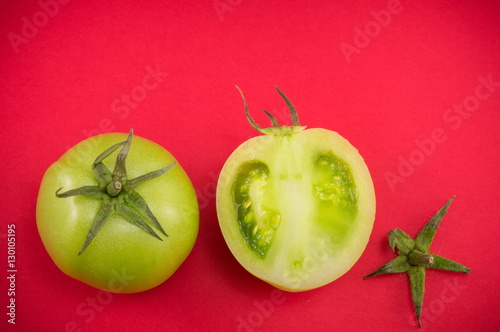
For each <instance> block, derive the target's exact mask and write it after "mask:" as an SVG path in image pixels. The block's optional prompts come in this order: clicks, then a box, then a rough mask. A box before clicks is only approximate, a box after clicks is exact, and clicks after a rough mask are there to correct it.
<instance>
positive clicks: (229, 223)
mask: <svg viewBox="0 0 500 332" xmlns="http://www.w3.org/2000/svg"><path fill="white" fill-rule="evenodd" d="M278 92H279V93H280V94H281V96H282V97H283V98H284V99H285V101H286V103H287V104H288V107H289V108H290V112H291V114H292V121H293V125H292V126H282V127H280V126H279V125H278V123H277V121H276V119H275V118H274V117H273V116H272V115H271V114H269V113H267V112H266V114H267V115H268V116H269V117H270V118H271V120H272V123H273V127H272V128H265V129H263V128H261V127H260V126H258V125H257V124H256V123H255V121H254V120H253V119H252V118H251V117H250V115H249V113H248V107H247V104H246V101H245V98H244V97H243V94H241V95H242V98H243V101H244V105H245V113H246V115H247V119H248V121H249V122H250V124H251V125H252V126H253V127H254V128H255V129H257V130H259V131H260V132H262V133H264V134H265V135H264V136H258V137H254V138H252V139H249V140H248V141H246V142H244V143H243V144H242V145H240V146H239V147H238V148H237V149H236V150H235V151H234V152H233V153H232V154H231V156H230V157H229V158H228V160H227V161H226V163H225V164H224V167H223V168H222V171H221V174H220V177H219V181H218V184H217V197H216V199H217V215H218V218H219V224H220V228H221V230H222V234H223V236H224V239H225V241H226V242H227V245H228V247H229V249H230V250H231V252H232V254H233V255H234V256H235V257H236V259H237V260H238V261H239V263H240V264H241V265H242V266H243V267H244V268H245V269H246V270H248V271H249V272H250V273H252V274H253V275H255V276H256V277H258V278H260V279H262V280H264V281H266V282H268V283H270V284H272V285H274V286H275V287H277V288H280V289H282V290H286V291H304V290H309V289H313V288H317V287H320V286H323V285H325V284H328V283H330V282H332V281H333V280H335V279H337V278H339V277H340V276H342V275H343V274H345V273H346V272H347V271H348V270H349V269H350V268H351V267H352V266H353V265H354V264H355V263H356V261H357V260H358V259H359V257H360V256H361V254H362V253H363V251H364V249H365V247H366V245H367V243H368V239H369V237H370V233H371V230H372V227H373V222H374V219H375V192H374V187H373V182H372V179H371V176H370V173H369V171H368V168H367V166H366V164H365V162H364V160H363V158H362V157H361V156H360V154H359V153H358V151H357V150H356V148H354V147H353V146H352V145H351V144H350V143H349V142H348V141H347V140H346V139H344V138H343V137H341V136H340V135H339V134H337V133H336V132H333V131H329V130H325V129H308V130H304V129H305V127H302V126H300V124H299V120H298V117H297V114H296V112H295V109H294V107H293V105H292V104H291V103H290V101H289V100H288V99H287V98H286V96H285V95H284V94H283V93H282V92H281V91H280V90H279V89H278ZM240 93H241V91H240Z"/></svg>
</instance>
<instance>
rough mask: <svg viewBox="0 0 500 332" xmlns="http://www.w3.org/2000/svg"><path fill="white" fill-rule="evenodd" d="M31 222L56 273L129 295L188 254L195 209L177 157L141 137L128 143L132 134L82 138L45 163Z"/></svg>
mask: <svg viewBox="0 0 500 332" xmlns="http://www.w3.org/2000/svg"><path fill="white" fill-rule="evenodd" d="M117 150H119V151H118V152H115V151H117ZM114 154H117V158H116V162H114V161H113V159H112V158H111V157H110V156H111V155H114ZM113 168H114V170H113V171H110V169H113ZM58 189H59V190H58ZM56 191H57V192H56ZM36 220H37V226H38V231H39V234H40V237H41V239H42V241H43V244H44V246H45V248H46V249H47V252H48V253H49V255H50V257H51V258H52V260H53V261H54V263H55V264H56V265H57V266H58V267H59V269H61V271H63V272H64V273H65V274H67V275H69V276H70V277H73V278H75V279H77V280H80V281H82V282H84V283H86V284H89V285H91V286H93V287H96V288H98V289H102V290H106V291H111V292H120V293H133V292H140V291H144V290H147V289H150V288H153V287H155V286H158V285H159V284H161V283H162V282H164V281H165V280H166V279H168V278H169V277H170V276H171V275H172V274H173V273H174V272H175V271H176V270H177V268H178V267H179V266H180V265H181V264H182V262H183V261H184V260H185V259H186V258H187V256H188V255H189V253H190V252H191V249H192V248H193V246H194V243H195V241H196V237H197V234H198V226H199V211H198V202H197V199H196V194H195V191H194V188H193V186H192V184H191V181H190V180H189V178H188V176H187V174H186V173H185V171H184V170H183V169H182V167H181V166H180V165H179V163H178V162H177V161H176V160H175V158H174V157H173V156H172V155H171V154H170V153H169V152H168V151H167V150H165V149H164V148H163V147H161V146H160V145H158V144H156V143H154V142H151V141H149V140H147V139H144V138H141V137H137V136H134V137H133V144H132V131H131V132H130V134H129V135H128V137H127V135H125V134H121V133H109V134H103V135H98V136H94V137H91V138H89V139H86V140H84V141H82V142H80V143H78V144H77V145H75V146H74V147H72V148H71V149H69V150H68V151H67V152H66V153H65V154H64V155H63V156H62V157H61V158H60V159H59V160H58V161H56V162H55V163H54V164H53V165H52V166H50V167H49V169H48V170H47V171H46V173H45V175H44V177H43V180H42V183H41V186H40V191H39V195H38V201H37V208H36Z"/></svg>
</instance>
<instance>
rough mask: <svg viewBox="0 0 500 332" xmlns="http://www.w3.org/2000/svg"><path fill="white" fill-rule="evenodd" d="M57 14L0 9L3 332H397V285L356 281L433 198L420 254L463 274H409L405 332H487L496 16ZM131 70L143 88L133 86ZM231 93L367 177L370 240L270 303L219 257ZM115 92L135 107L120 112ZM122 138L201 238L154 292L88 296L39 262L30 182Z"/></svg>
mask: <svg viewBox="0 0 500 332" xmlns="http://www.w3.org/2000/svg"><path fill="white" fill-rule="evenodd" d="M61 2H64V1H62V0H61ZM43 3H48V4H51V5H50V6H44V5H43ZM57 4H58V5H57V6H54V1H50V0H42V2H41V3H39V2H37V1H8V2H7V1H3V2H2V4H1V8H0V13H1V14H0V16H1V20H0V22H2V23H0V37H1V41H0V55H1V58H2V61H1V63H0V95H1V98H0V119H1V122H0V132H1V140H2V144H1V148H0V149H1V150H0V152H1V155H2V162H1V163H0V171H1V174H2V175H3V180H2V184H1V186H0V198H1V199H0V211H2V214H1V217H0V235H1V237H0V240H1V247H0V248H1V249H0V266H1V269H0V276H1V280H2V281H1V282H0V294H1V295H0V301H1V303H0V308H2V309H1V310H0V324H1V325H0V328H1V329H2V330H4V327H6V326H7V327H8V328H9V329H10V330H17V331H35V330H36V331H64V330H65V328H66V326H67V325H68V323H69V324H70V325H71V324H75V326H77V327H78V328H80V329H81V330H82V331H139V330H140V331H157V330H171V331H235V330H237V329H238V326H239V325H240V324H247V325H245V327H243V326H244V325H241V326H240V330H242V331H251V330H253V331H284V330H286V331H304V330H314V331H334V330H339V331H366V330H377V331H378V330H380V331H415V330H417V329H418V328H417V327H416V326H415V323H414V311H413V307H412V303H411V299H410V291H409V286H408V280H407V277H406V276H405V275H387V276H380V277H376V278H373V279H369V280H363V279H362V277H363V276H364V275H366V274H368V273H370V272H372V271H373V270H374V269H376V268H378V267H379V266H380V265H382V264H384V263H386V262H387V261H389V260H390V259H392V258H393V257H394V253H392V252H391V251H390V248H389V246H388V245H387V237H386V234H387V232H388V231H389V230H391V229H393V228H396V227H398V228H401V229H403V230H405V231H406V232H408V234H410V235H411V236H414V235H416V234H417V232H418V231H419V230H420V228H421V227H422V226H423V225H424V224H425V222H426V221H427V220H428V218H430V217H431V216H432V215H433V214H434V213H435V212H436V211H437V210H438V209H439V208H440V207H441V206H442V205H443V204H444V203H445V202H446V201H447V200H448V199H449V198H450V197H451V196H452V195H456V200H455V202H454V203H453V204H452V206H451V208H450V210H449V212H448V214H447V215H446V217H445V219H444V220H443V223H442V224H441V226H440V228H439V231H438V232H437V235H436V237H435V239H434V242H433V245H432V247H431V251H433V252H435V253H438V254H440V255H442V256H445V257H448V258H451V259H455V260H457V261H459V262H461V263H463V264H464V265H467V266H469V267H470V268H471V269H472V272H471V273H470V274H469V275H463V274H458V273H451V272H444V271H429V272H428V273H427V279H426V293H425V301H424V310H425V312H424V315H423V316H422V320H423V323H424V329H425V330H428V331H443V330H453V331H492V330H497V329H498V328H499V327H500V309H499V308H500V306H499V304H500V301H499V300H498V298H499V295H500V294H499V293H500V292H499V288H498V277H499V276H500V273H499V272H500V264H498V258H499V255H498V238H499V235H500V234H499V209H498V201H497V200H498V186H499V185H500V183H499V175H498V167H499V166H500V163H499V156H498V147H499V143H500V135H499V132H498V125H499V120H500V115H499V108H500V58H499V54H500V41H499V36H500V23H499V22H500V5H499V2H498V1H493V0H491V1H485V0H484V1H483V0H476V1H461V0H458V1H457V0H453V1H451V0H450V1H442V0H441V1H410V0H401V1H400V2H397V1H396V2H395V0H393V1H387V0H380V1H378V0H377V1H335V2H333V1H295V2H292V1H288V2H285V1H263V0H251V1H250V0H248V1H246V0H245V1H242V0H239V1H238V0H220V1H214V0H204V1H159V0H158V1H125V0H121V1H69V2H67V3H65V4H60V3H58V2H57ZM216 5H217V6H216ZM224 6H225V7H224ZM44 7H45V8H46V9H45V10H47V11H48V12H49V13H50V15H49V14H44V13H43V10H44V9H43V8H44ZM388 10H391V11H392V14H391V15H390V16H388V15H387V14H388V13H390V12H389V11H388ZM40 12H41V13H40ZM376 18H378V20H379V21H376ZM34 24H36V25H34ZM30 25H31V29H30ZM366 29H367V31H366ZM360 31H366V32H360ZM348 45H350V46H348ZM354 47H356V51H355V52H353V53H352V54H344V53H345V50H346V49H347V48H349V49H350V50H351V51H353V48H354ZM148 67H151V68H153V69H157V70H159V71H160V72H161V76H159V78H158V84H157V85H156V86H155V87H154V88H151V86H150V89H149V90H141V88H140V86H141V85H142V84H143V80H144V78H146V77H147V75H148V69H147V68H148ZM480 77H483V78H485V79H487V80H488V79H489V80H490V81H491V82H490V84H489V85H488V86H485V85H484V84H482V83H481V80H480ZM150 82H152V81H150ZM235 85H238V86H240V87H241V89H242V90H243V91H244V93H245V95H246V97H247V100H248V102H249V106H250V109H251V112H252V114H254V115H255V118H256V119H257V120H258V121H259V122H260V123H265V121H266V119H265V118H264V117H263V116H262V114H260V113H259V112H258V111H259V110H260V109H263V108H265V109H267V110H269V111H271V112H273V113H275V114H276V115H277V116H278V118H280V117H283V116H286V112H285V108H284V107H285V104H284V102H283V101H282V100H281V98H280V97H279V95H278V94H277V93H276V91H275V89H274V87H275V86H276V85H278V86H279V87H280V88H281V89H282V90H283V91H284V92H285V93H286V94H287V95H288V97H289V98H290V99H291V100H292V102H293V103H294V104H295V106H296V108H297V110H298V111H299V115H300V119H301V122H302V124H304V125H307V126H309V127H310V128H313V127H323V128H327V129H331V130H335V131H337V132H339V133H340V134H341V135H343V136H344V137H345V138H347V139H348V140H349V141H350V142H351V143H352V144H353V145H354V146H356V147H357V148H358V149H359V151H360V153H361V154H362V155H363V157H364V158H365V160H366V162H367V164H368V166H369V168H370V171H371V173H372V177H373V181H374V184H375V190H376V194H377V217H376V221H375V225H374V229H373V233H372V235H371V238H370V242H369V244H368V247H367V249H366V251H365V252H364V254H363V256H362V257H361V259H360V260H359V261H358V263H357V264H356V265H355V266H354V267H353V268H352V269H351V270H350V271H349V272H348V273H347V274H345V275H344V276H343V277H341V278H340V279H338V280H337V281H335V282H333V283H331V284H330V285H327V286H325V287H322V288H320V289H316V290H313V291H308V292H303V293H273V290H274V288H273V287H271V286H269V285H267V284H266V283H264V282H262V281H260V280H258V279H256V278H254V277H252V276H251V275H250V274H248V273H247V272H246V271H245V270H244V269H243V268H242V267H240V266H239V264H238V263H237V262H236V260H235V259H234V258H233V257H232V255H231V253H230V252H229V250H228V249H227V247H226V244H225V243H224V240H223V238H222V235H221V233H220V230H219V227H218V223H217V218H216V211H215V199H214V195H215V193H214V188H215V185H216V178H217V175H218V173H219V171H220V169H221V167H222V165H223V163H224V161H225V160H226V158H227V157H228V156H229V154H230V153H231V152H232V151H233V150H234V149H235V148H236V147H237V146H238V145H239V144H241V143H242V142H244V141H245V140H247V139H248V138H250V137H253V136H255V135H257V134H258V133H257V132H255V131H254V130H253V129H252V128H251V127H250V126H249V125H248V123H247V122H246V119H245V117H244V114H243V104H242V101H241V98H240V96H239V94H238V92H237V90H236V89H235V87H234V86H235ZM480 85H481V86H480ZM478 86H479V87H478ZM141 91H146V92H147V93H146V95H140V92H141ZM131 93H135V95H133V96H132V97H133V98H134V96H135V98H136V99H135V101H136V102H134V100H132V102H134V103H133V104H129V105H130V107H128V108H124V107H123V106H124V105H126V104H125V102H124V100H122V98H127V97H126V96H127V95H129V96H130V95H131ZM476 94H478V96H479V97H481V99H478V98H477V97H476V96H475V95H476ZM464 103H465V106H464ZM119 106H121V108H118V107H119ZM460 107H462V109H463V111H461V112H462V113H457V110H458V109H459V108H460ZM460 114H462V115H460ZM131 127H133V128H134V129H135V132H136V134H137V135H139V136H142V137H145V138H148V139H150V140H153V141H155V142H157V143H159V144H161V145H163V146H165V147H166V148H167V149H168V150H169V151H171V152H172V153H173V154H174V155H175V156H176V157H177V159H178V160H179V161H180V163H181V164H182V165H183V167H184V169H185V170H186V171H187V173H188V174H189V176H190V177H191V180H192V182H193V184H194V186H195V188H196V190H197V192H198V198H199V202H200V214H201V219H200V233H199V237H198V240H197V242H196V245H195V247H194V249H193V251H192V253H191V255H190V256H189V257H188V259H187V260H186V261H185V263H184V264H183V265H182V266H181V267H180V269H179V270H178V271H177V272H176V273H175V274H174V276H172V277H171V278H170V279H169V280H168V281H167V282H165V283H164V284H162V285H161V286H159V287H157V288H155V289H153V290H151V291H147V292H144V293H140V294H133V295H123V294H114V295H112V296H109V295H108V296H106V294H103V293H100V292H99V291H98V290H96V289H93V288H91V287H89V286H87V285H85V284H82V283H80V282H78V281H75V280H73V279H70V278H68V277H66V276H65V275H64V274H63V273H61V272H60V271H59V270H58V269H57V267H56V266H55V265H54V264H53V263H52V261H51V259H50V258H49V256H48V254H47V252H46V251H45V249H44V247H43V245H42V242H41V240H40V238H39V236H38V233H37V229H36V223H35V205H36V198H37V192H38V187H39V184H40V181H41V178H42V176H43V173H44V172H45V170H46V169H47V167H48V166H49V165H50V164H51V163H53V162H54V161H55V160H57V159H58V158H59V157H60V156H61V155H62V154H63V153H64V151H65V150H66V149H68V148H69V147H71V146H73V145H74V144H76V143H77V142H79V141H81V140H83V139H85V138H87V137H88V136H89V135H94V134H97V133H100V132H108V131H119V132H128V131H129V129H130V128H131ZM436 135H437V136H438V137H434V136H436ZM433 137H434V139H437V141H438V142H437V143H432V144H431V143H430V141H429V140H430V139H432V138H433ZM422 144H423V146H424V147H423V148H422V147H421V146H422ZM424 152H425V153H426V154H424ZM409 162H412V163H413V164H414V165H413V166H412V167H410V168H409V167H408V165H406V168H405V166H402V165H403V164H405V163H409ZM391 176H393V177H392V179H393V180H390V179H391ZM394 176H399V178H397V179H398V180H394ZM394 181H395V182H394ZM8 224H15V225H16V239H17V242H16V267H17V270H18V272H17V279H16V295H15V299H16V304H17V306H16V314H17V315H16V325H15V326H12V325H11V324H7V318H8V317H7V315H6V312H7V308H6V305H7V304H8V300H9V297H8V296H7V291H8V283H7V281H6V277H7V274H8V273H7V269H8V267H7V235H6V234H7V225H8ZM273 299H274V300H275V302H274V303H273V302H270V301H272V300H273ZM92 301H94V303H95V306H92V305H91V303H92ZM269 303H273V306H272V307H270V306H269ZM266 305H267V307H266ZM259 306H260V307H262V306H264V308H267V309H266V310H265V311H264V313H262V312H259ZM261 310H262V308H261ZM242 322H243V323H242ZM70 325H68V326H70Z"/></svg>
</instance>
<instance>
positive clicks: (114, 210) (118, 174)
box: [56, 129, 175, 255]
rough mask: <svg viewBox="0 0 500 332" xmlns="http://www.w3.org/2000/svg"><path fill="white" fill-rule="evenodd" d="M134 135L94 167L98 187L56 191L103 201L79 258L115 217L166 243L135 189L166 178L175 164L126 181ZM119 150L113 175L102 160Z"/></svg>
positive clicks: (158, 226) (98, 159)
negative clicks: (111, 218) (143, 184)
mask: <svg viewBox="0 0 500 332" xmlns="http://www.w3.org/2000/svg"><path fill="white" fill-rule="evenodd" d="M133 135H134V130H133V129H130V132H129V135H128V137H127V140H126V141H124V142H120V143H117V144H115V145H113V146H111V147H110V148H109V149H107V150H106V151H104V152H103V153H101V154H100V155H99V156H98V157H97V158H96V160H95V161H94V163H93V164H92V174H93V175H94V178H95V179H96V180H97V183H98V185H97V186H83V187H80V188H77V189H72V190H68V191H66V192H64V193H60V191H61V190H62V188H59V189H58V190H57V191H56V196H57V197H59V198H65V197H70V196H84V197H88V198H93V199H98V200H100V201H101V206H100V207H99V210H98V211H97V214H96V216H95V217H94V220H93V222H92V225H91V226H90V228H89V231H88V232H87V236H86V238H85V241H84V243H83V246H82V249H81V250H80V252H79V253H78V255H80V254H81V253H82V252H83V251H84V250H85V249H86V248H87V247H88V246H89V244H90V242H91V241H92V240H93V239H94V237H95V236H96V235H97V234H98V233H99V231H100V230H101V228H102V226H103V225H104V223H105V222H106V221H107V220H108V219H109V217H110V216H112V215H113V214H117V215H119V216H121V217H122V218H123V219H124V220H126V221H128V222H129V223H131V224H132V225H135V226H137V227H139V228H140V229H142V230H144V231H145V232H147V233H149V234H150V235H152V236H154V237H156V238H157V239H158V240H160V241H163V240H162V239H161V237H160V236H158V234H156V232H155V231H154V230H153V228H152V227H151V226H150V225H152V226H153V227H154V228H156V229H157V230H159V231H160V232H161V233H162V234H163V235H165V236H168V235H167V233H166V232H165V230H164V229H163V228H162V227H161V225H160V223H159V222H158V220H157V219H156V217H155V216H154V214H153V213H152V212H151V210H150V208H149V206H148V204H147V203H146V201H145V200H144V198H143V197H142V196H141V195H140V194H139V193H138V192H136V191H135V188H136V187H137V186H138V185H140V184H141V183H143V182H146V181H149V180H152V179H155V178H157V177H159V176H161V175H163V174H165V173H166V172H168V171H169V170H170V169H171V168H172V167H173V166H174V165H175V163H172V164H170V165H168V166H166V167H163V168H160V169H158V170H156V171H152V172H149V173H146V174H144V175H141V176H138V177H136V178H134V179H130V180H129V179H127V170H126V167H125V162H126V159H127V155H128V153H129V151H130V146H131V144H132V136H133ZM118 149H120V151H119V152H118V156H117V157H116V164H115V168H114V170H113V172H111V171H110V170H109V169H108V168H107V167H106V165H104V163H103V160H104V159H106V158H107V157H108V156H110V155H111V154H112V153H113V152H115V151H116V150H118Z"/></svg>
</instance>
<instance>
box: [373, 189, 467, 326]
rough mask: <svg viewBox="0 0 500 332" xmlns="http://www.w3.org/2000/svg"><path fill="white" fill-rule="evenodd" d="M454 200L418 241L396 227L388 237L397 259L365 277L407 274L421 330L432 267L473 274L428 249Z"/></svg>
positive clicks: (419, 235) (420, 235) (443, 208)
mask: <svg viewBox="0 0 500 332" xmlns="http://www.w3.org/2000/svg"><path fill="white" fill-rule="evenodd" d="M454 199H455V197H452V198H450V200H449V201H448V202H447V203H446V204H445V205H444V206H443V207H442V208H441V209H440V210H439V211H438V212H437V213H436V214H435V215H434V216H433V217H432V218H431V219H430V220H429V221H428V222H427V224H426V225H425V226H424V227H423V228H422V230H421V231H420V233H418V235H417V237H416V238H415V239H412V238H411V237H410V236H409V235H408V234H406V233H405V232H403V231H402V230H400V229H397V228H396V229H393V230H392V231H390V232H389V234H388V237H389V246H390V247H391V249H392V250H393V251H395V250H396V248H397V253H398V256H397V257H396V258H394V259H393V260H391V261H390V262H389V263H387V264H385V265H384V266H382V267H381V268H379V269H378V270H376V271H375V272H373V273H370V274H369V275H367V276H365V279H366V278H369V277H372V276H375V275H379V274H385V273H408V276H409V279H410V287H411V293H412V299H413V305H414V307H415V312H416V316H417V321H418V325H419V326H420V327H422V325H421V323H420V315H421V313H422V305H423V301H424V288H425V286H424V285H425V270H426V269H428V268H431V269H441V270H447V271H455V272H462V273H469V272H470V269H469V268H468V267H465V266H463V265H462V264H459V263H457V262H455V261H452V260H449V259H446V258H444V257H441V256H438V255H436V254H431V253H429V248H430V246H431V243H432V240H433V238H434V235H435V234H436V231H437V228H438V226H439V223H440V222H441V220H442V219H443V217H444V215H445V214H446V212H447V211H448V208H449V206H450V204H451V202H453V200H454Z"/></svg>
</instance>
